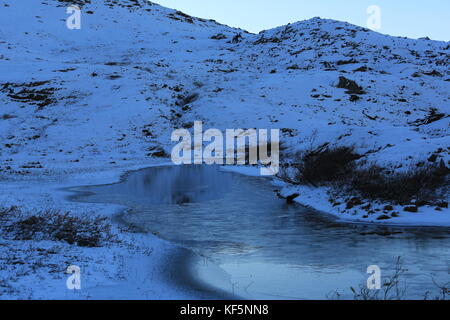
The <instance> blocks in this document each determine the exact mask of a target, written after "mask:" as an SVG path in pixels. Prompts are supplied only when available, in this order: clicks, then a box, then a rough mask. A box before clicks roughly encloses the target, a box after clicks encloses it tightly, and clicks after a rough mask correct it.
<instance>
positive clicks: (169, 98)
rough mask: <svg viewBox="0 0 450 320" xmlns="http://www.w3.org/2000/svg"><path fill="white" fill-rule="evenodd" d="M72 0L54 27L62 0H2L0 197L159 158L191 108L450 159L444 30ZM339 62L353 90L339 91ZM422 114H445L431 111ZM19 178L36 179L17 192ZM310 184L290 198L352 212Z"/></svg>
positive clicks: (441, 220) (447, 217) (427, 213)
mask: <svg viewBox="0 0 450 320" xmlns="http://www.w3.org/2000/svg"><path fill="white" fill-rule="evenodd" d="M75 2H76V3H78V4H80V5H81V4H83V5H82V16H81V18H82V20H81V30H69V29H67V28H66V21H65V20H66V18H67V17H68V15H67V13H66V6H67V5H68V3H67V1H62V0H59V1H58V0H32V1H16V0H0V21H1V23H2V28H1V29H0V103H1V110H0V141H1V149H0V180H2V183H3V185H4V187H5V190H6V191H5V192H3V193H2V197H1V198H0V206H8V205H14V204H16V203H17V202H18V200H20V201H19V202H20V204H23V205H25V204H26V203H28V205H27V206H28V207H29V208H28V209H30V210H33V208H34V209H37V210H39V206H40V202H41V201H42V199H41V197H42V194H44V193H45V194H47V193H51V191H50V190H51V187H54V186H55V185H56V184H59V185H60V186H70V185H79V184H81V183H80V182H83V183H85V184H96V183H104V182H111V181H114V179H115V178H117V176H118V175H119V174H120V173H121V172H123V171H124V170H127V169H130V168H135V167H144V166H146V165H148V164H153V163H157V162H167V161H168V159H167V158H164V157H163V156H164V153H170V150H171V147H172V146H173V144H172V143H171V141H170V135H171V132H172V131H173V130H174V129H177V128H180V127H190V126H191V125H192V123H193V121H200V120H202V121H204V127H205V128H207V127H210V128H211V127H213V128H220V129H225V128H279V129H283V130H282V132H283V136H282V140H283V143H284V144H285V145H286V146H288V147H289V148H290V149H291V150H294V151H295V150H302V149H305V148H308V147H310V146H311V145H312V144H314V145H321V144H323V143H326V142H329V143H331V144H335V143H340V144H355V145H356V147H357V148H358V152H360V153H362V154H366V155H367V158H368V160H370V161H376V162H377V163H379V164H381V165H384V166H392V167H393V168H397V169H399V170H401V168H398V167H400V166H399V164H402V167H403V168H404V167H407V164H408V163H416V162H418V161H421V160H425V161H426V159H428V158H429V156H430V155H431V154H436V157H437V158H436V161H438V162H439V161H441V159H442V161H443V162H444V163H445V164H446V165H447V166H448V165H449V164H450V155H449V153H450V144H449V141H450V139H449V124H450V122H449V121H450V118H449V110H450V108H449V107H450V101H449V99H450V68H449V63H450V44H449V43H446V42H438V41H431V40H425V39H421V40H413V39H405V38H397V37H391V36H388V35H382V34H379V33H376V32H373V31H370V30H367V29H364V28H360V27H357V26H354V25H351V24H348V23H345V22H338V21H333V20H324V19H320V18H314V19H310V20H307V21H302V22H298V23H295V24H291V25H289V26H283V27H279V28H276V29H273V30H268V31H265V32H262V33H260V34H258V35H255V34H250V33H247V32H245V31H243V30H238V29H234V28H230V27H228V26H224V25H221V24H219V23H216V22H214V21H209V20H204V19H199V18H193V17H189V16H186V15H184V14H183V13H180V12H178V11H176V10H171V9H167V8H164V7H161V6H159V5H157V4H153V3H151V2H148V1H144V0H116V1H113V0H91V1H82V0H79V1H75ZM85 2H87V3H85ZM237 34H241V36H242V39H241V41H239V42H237V43H234V42H233V41H231V40H232V39H233V37H234V36H235V35H237ZM342 76H343V77H345V78H347V79H351V80H354V81H356V82H357V84H358V85H360V86H361V87H362V90H363V91H364V92H365V93H364V94H355V96H357V98H359V99H357V98H354V97H353V98H352V100H355V101H350V100H351V99H350V98H351V97H352V94H348V93H346V90H345V89H340V88H337V84H338V82H339V78H340V77H342ZM193 94H198V98H197V99H196V100H195V99H192V100H193V101H190V102H189V103H187V104H185V103H183V102H182V101H185V100H186V98H189V97H190V96H192V95H193ZM430 114H434V115H436V114H438V115H441V116H440V117H439V119H438V120H437V121H434V122H432V123H427V122H426V121H425V119H427V117H428V116H429V115H430ZM160 157H163V158H160ZM281 160H283V159H281ZM103 171H105V172H111V171H114V172H116V174H115V175H112V176H109V175H108V177H110V178H111V179H109V180H108V179H105V175H103V174H102V172H103ZM81 177H82V178H81ZM21 184H22V185H24V186H25V185H27V188H28V189H33V188H34V189H33V190H31V191H30V192H27V193H26V194H27V195H29V197H28V198H26V197H24V196H23V197H22V196H19V195H18V192H17V190H20V185H21ZM306 189H308V188H306ZM306 189H305V190H303V189H302V190H301V192H300V193H301V194H302V195H304V197H303V198H302V197H299V198H298V200H299V201H300V202H303V203H305V204H308V205H311V206H314V207H316V208H318V209H320V210H324V211H328V212H331V213H335V214H336V215H338V216H340V217H342V218H343V219H347V220H351V221H355V220H361V215H360V214H359V212H358V210H356V209H354V210H352V211H351V212H346V211H345V210H341V208H339V207H333V206H331V205H330V204H329V203H328V201H327V200H328V199H327V198H328V193H327V192H328V191H327V190H321V189H317V190H309V189H308V190H306ZM282 192H284V193H285V194H286V195H287V194H289V193H292V192H295V190H292V189H291V188H290V187H286V188H285V189H284V190H283V191H282ZM49 197H50V198H51V201H50V200H49V204H47V205H49V206H50V205H51V206H52V207H58V206H60V207H65V206H66V207H67V206H69V207H70V209H71V210H75V211H76V210H77V209H76V207H74V205H69V204H67V203H65V202H64V201H62V200H61V199H59V198H58V197H54V196H49ZM19 198H20V199H19ZM318 199H321V201H318ZM33 206H34V207H33ZM380 206H382V204H380ZM429 209H430V210H429ZM80 210H81V209H80ZM83 210H84V209H83ZM436 214H437V213H436V212H434V211H433V210H432V208H424V209H423V212H419V213H418V214H411V213H402V214H401V216H400V218H399V223H402V224H408V223H414V224H440V225H450V212H449V210H448V209H445V210H442V211H440V212H439V217H438V218H435V216H434V215H436ZM366 220H367V219H366ZM369 220H370V219H369ZM373 220H374V221H376V220H375V219H373ZM377 222H379V223H387V222H386V221H377ZM153 241H157V240H156V239H153Z"/></svg>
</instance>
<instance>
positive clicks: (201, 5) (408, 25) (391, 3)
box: [154, 0, 450, 41]
mask: <svg viewBox="0 0 450 320" xmlns="http://www.w3.org/2000/svg"><path fill="white" fill-rule="evenodd" d="M154 1H155V2H156V3H159V4H160V5H162V6H165V7H169V8H174V9H178V10H181V11H183V12H185V13H188V14H190V15H193V16H196V17H201V18H207V19H215V20H217V21H218V22H221V23H224V24H227V25H230V26H232V27H239V28H242V29H245V30H248V31H251V32H255V33H257V32H259V31H261V30H264V29H270V28H274V27H278V26H281V25H285V24H288V23H290V22H296V21H300V20H305V19H309V18H313V17H317V16H318V17H321V18H329V19H335V20H341V21H347V22H350V23H353V24H356V25H359V26H363V27H367V19H368V18H369V14H367V8H368V7H369V6H371V5H377V6H378V7H379V8H380V9H381V20H380V21H381V29H379V30H377V31H379V32H381V33H386V34H389V35H393V36H405V37H409V38H420V37H424V36H428V37H430V38H431V39H434V40H444V41H450V0H426V1H423V0H369V1H368V0H271V1H269V0H220V1H219V0H154Z"/></svg>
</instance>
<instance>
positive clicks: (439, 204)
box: [437, 201, 448, 209]
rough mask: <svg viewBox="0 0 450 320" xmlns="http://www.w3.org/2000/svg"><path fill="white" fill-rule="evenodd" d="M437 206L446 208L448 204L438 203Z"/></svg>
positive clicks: (444, 202) (445, 202)
mask: <svg viewBox="0 0 450 320" xmlns="http://www.w3.org/2000/svg"><path fill="white" fill-rule="evenodd" d="M437 206H438V207H439V208H446V209H447V208H448V202H447V201H441V202H439V203H438V204H437Z"/></svg>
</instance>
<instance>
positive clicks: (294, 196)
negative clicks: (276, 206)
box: [286, 193, 300, 203]
mask: <svg viewBox="0 0 450 320" xmlns="http://www.w3.org/2000/svg"><path fill="white" fill-rule="evenodd" d="M298 196H300V194H298V193H294V194H291V195H290V196H287V197H286V202H287V203H294V199H295V198H297V197H298Z"/></svg>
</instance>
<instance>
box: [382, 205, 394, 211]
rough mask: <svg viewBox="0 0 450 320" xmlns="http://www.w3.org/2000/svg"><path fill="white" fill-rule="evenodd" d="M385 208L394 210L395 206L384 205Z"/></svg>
mask: <svg viewBox="0 0 450 320" xmlns="http://www.w3.org/2000/svg"><path fill="white" fill-rule="evenodd" d="M383 210H386V211H392V210H394V207H393V206H391V205H387V206H384V208H383Z"/></svg>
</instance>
